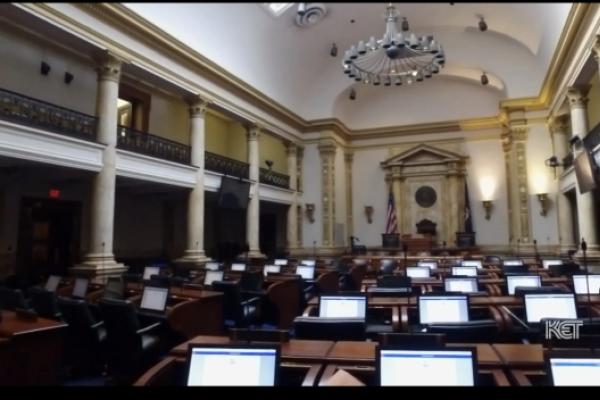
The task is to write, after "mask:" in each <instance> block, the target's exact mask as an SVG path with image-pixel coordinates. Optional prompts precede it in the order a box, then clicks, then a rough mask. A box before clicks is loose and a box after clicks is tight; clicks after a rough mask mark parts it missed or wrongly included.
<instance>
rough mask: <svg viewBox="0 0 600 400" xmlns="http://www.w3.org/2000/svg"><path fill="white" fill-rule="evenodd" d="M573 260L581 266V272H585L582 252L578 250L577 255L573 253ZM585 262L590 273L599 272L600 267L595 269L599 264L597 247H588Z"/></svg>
mask: <svg viewBox="0 0 600 400" xmlns="http://www.w3.org/2000/svg"><path fill="white" fill-rule="evenodd" d="M573 259H574V260H575V261H576V262H577V263H578V264H579V265H580V266H581V268H582V269H583V270H585V268H584V263H583V252H582V251H581V250H578V251H577V253H575V255H574V256H573ZM585 261H586V264H587V266H588V267H589V270H590V273H598V272H600V267H597V265H598V264H599V263H600V247H599V246H598V245H588V249H587V251H586V257H585Z"/></svg>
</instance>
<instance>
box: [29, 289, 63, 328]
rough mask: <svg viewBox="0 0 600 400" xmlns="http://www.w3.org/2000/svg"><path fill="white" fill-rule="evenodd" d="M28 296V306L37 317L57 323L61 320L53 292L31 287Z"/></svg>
mask: <svg viewBox="0 0 600 400" xmlns="http://www.w3.org/2000/svg"><path fill="white" fill-rule="evenodd" d="M28 294H29V303H30V306H31V308H33V309H34V310H35V312H36V313H37V315H39V316H40V317H42V318H49V319H54V320H57V321H58V320H60V319H61V317H62V315H61V312H60V308H59V307H58V301H57V299H56V294H55V293H54V292H50V291H48V290H46V289H44V288H42V287H39V286H32V287H30V288H29V290H28Z"/></svg>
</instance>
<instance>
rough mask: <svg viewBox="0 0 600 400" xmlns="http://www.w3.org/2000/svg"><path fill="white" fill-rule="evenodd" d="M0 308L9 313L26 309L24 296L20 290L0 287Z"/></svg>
mask: <svg viewBox="0 0 600 400" xmlns="http://www.w3.org/2000/svg"><path fill="white" fill-rule="evenodd" d="M0 307H1V308H2V309H4V310H10V311H15V310H16V309H17V308H23V309H26V308H28V307H27V301H25V296H24V295H23V292H22V291H21V290H20V289H10V288H7V287H0Z"/></svg>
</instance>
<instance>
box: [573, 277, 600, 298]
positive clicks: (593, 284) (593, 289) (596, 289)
mask: <svg viewBox="0 0 600 400" xmlns="http://www.w3.org/2000/svg"><path fill="white" fill-rule="evenodd" d="M586 276H589V287H590V293H592V294H598V293H600V275H573V286H574V287H575V293H577V294H587V293H588V282H587V281H588V280H587V279H586Z"/></svg>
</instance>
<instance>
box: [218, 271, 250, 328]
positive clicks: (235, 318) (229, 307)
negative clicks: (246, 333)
mask: <svg viewBox="0 0 600 400" xmlns="http://www.w3.org/2000/svg"><path fill="white" fill-rule="evenodd" d="M212 287H213V290H215V291H217V292H222V293H223V318H224V320H225V325H226V326H228V327H236V328H237V327H244V326H248V325H250V324H252V323H253V322H255V321H256V320H257V319H258V316H259V302H260V297H251V298H249V299H247V300H244V299H243V298H242V291H241V289H240V285H239V283H237V282H221V281H216V282H213V284H212Z"/></svg>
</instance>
